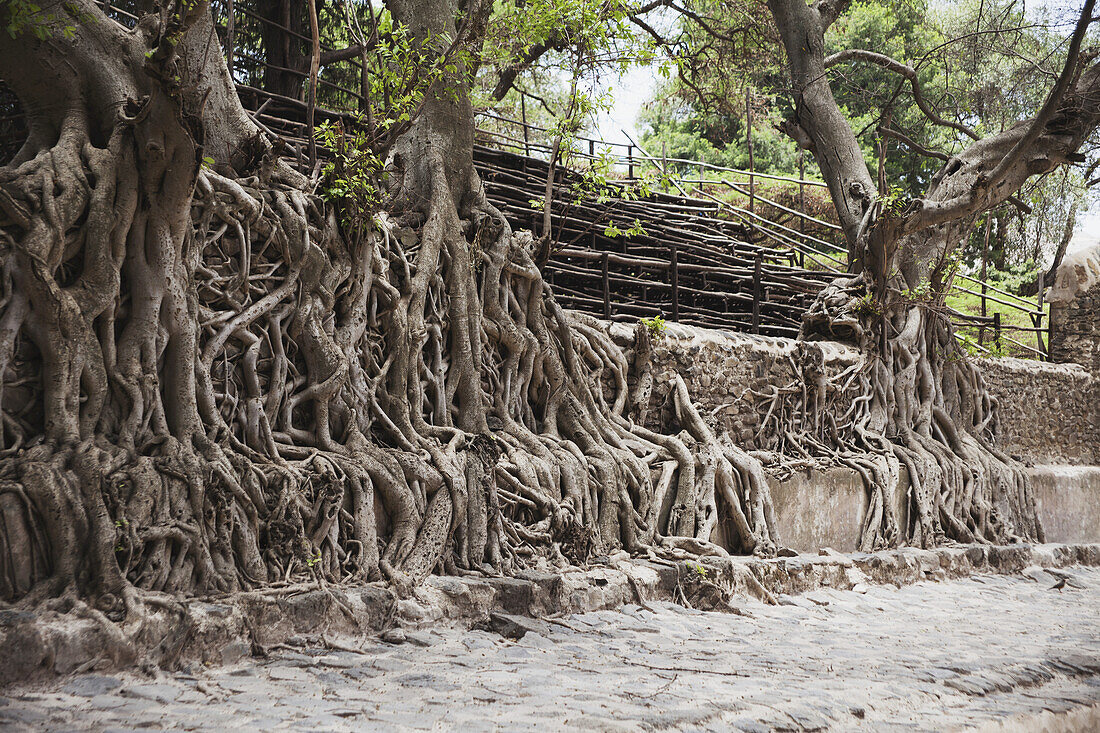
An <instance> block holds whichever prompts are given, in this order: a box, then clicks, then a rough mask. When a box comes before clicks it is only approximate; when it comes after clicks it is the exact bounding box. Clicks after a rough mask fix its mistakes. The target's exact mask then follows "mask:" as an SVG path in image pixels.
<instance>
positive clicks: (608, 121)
mask: <svg viewBox="0 0 1100 733" xmlns="http://www.w3.org/2000/svg"><path fill="white" fill-rule="evenodd" d="M1064 1H1065V0H1040V2H1039V6H1042V5H1044V4H1048V3H1050V2H1055V3H1061V2H1064ZM600 84H601V86H603V87H604V88H607V89H609V90H610V91H611V96H612V99H613V100H614V101H613V104H612V106H611V108H610V109H609V110H607V111H606V112H602V113H600V114H599V115H598V116H597V118H596V123H595V127H596V130H595V132H596V137H598V138H600V139H601V140H606V141H608V142H618V143H628V142H630V140H628V139H627V137H626V135H624V134H623V131H624V130H625V131H626V133H627V134H629V135H630V136H631V137H633V138H634V139H635V140H637V139H638V132H637V124H636V123H637V119H638V114H639V112H641V109H642V105H643V104H644V103H645V102H646V101H647V100H649V99H650V98H651V97H652V96H653V94H654V92H655V91H656V89H657V87H658V77H657V73H656V67H655V66H653V67H635V68H633V69H631V70H630V71H628V72H627V73H626V74H623V75H621V76H610V75H609V76H607V77H605V78H603V79H601V80H600ZM650 152H652V151H650ZM1098 242H1100V196H1097V197H1094V200H1093V202H1092V204H1091V207H1090V208H1089V209H1088V210H1087V211H1085V212H1083V213H1078V215H1077V227H1076V230H1075V232H1074V237H1073V240H1071V242H1070V245H1069V251H1071V252H1072V251H1075V250H1078V249H1082V248H1085V247H1089V246H1092V245H1094V244H1097V243H1098Z"/></svg>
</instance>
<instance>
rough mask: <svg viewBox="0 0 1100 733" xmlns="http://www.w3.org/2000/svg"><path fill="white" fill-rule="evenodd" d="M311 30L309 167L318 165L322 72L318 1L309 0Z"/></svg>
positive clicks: (308, 122) (307, 115)
mask: <svg viewBox="0 0 1100 733" xmlns="http://www.w3.org/2000/svg"><path fill="white" fill-rule="evenodd" d="M309 29H310V33H311V34H312V38H313V53H312V55H311V57H310V62H309V105H308V107H307V108H306V127H307V129H308V132H309V167H310V170H311V171H312V170H313V168H314V167H315V166H316V165H317V141H316V140H315V139H314V136H313V111H314V107H316V106H317V74H318V73H319V72H320V70H321V31H320V24H319V23H318V21H317V0H309Z"/></svg>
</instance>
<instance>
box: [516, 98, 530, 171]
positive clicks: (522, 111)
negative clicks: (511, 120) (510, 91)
mask: <svg viewBox="0 0 1100 733" xmlns="http://www.w3.org/2000/svg"><path fill="white" fill-rule="evenodd" d="M519 119H520V122H521V123H523V154H524V155H526V156H530V155H531V141H530V140H529V139H528V137H527V97H525V96H524V95H522V94H521V95H519Z"/></svg>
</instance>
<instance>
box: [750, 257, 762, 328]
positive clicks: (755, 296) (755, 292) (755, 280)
mask: <svg viewBox="0 0 1100 733" xmlns="http://www.w3.org/2000/svg"><path fill="white" fill-rule="evenodd" d="M763 264H764V253H763V252H757V253H756V259H755V261H754V263H753V268H752V332H753V333H760V267H761V265H763Z"/></svg>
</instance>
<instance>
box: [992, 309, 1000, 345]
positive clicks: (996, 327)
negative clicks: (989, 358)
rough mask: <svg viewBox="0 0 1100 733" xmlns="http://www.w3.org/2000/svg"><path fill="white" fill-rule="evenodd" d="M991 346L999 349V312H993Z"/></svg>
mask: <svg viewBox="0 0 1100 733" xmlns="http://www.w3.org/2000/svg"><path fill="white" fill-rule="evenodd" d="M993 344H994V346H996V347H997V348H998V349H999V348H1001V312H1000V311H993Z"/></svg>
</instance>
